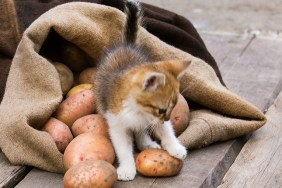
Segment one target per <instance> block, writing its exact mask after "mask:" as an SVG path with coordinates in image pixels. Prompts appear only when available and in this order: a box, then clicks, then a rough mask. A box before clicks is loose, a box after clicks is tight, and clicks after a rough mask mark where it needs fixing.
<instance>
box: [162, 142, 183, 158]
mask: <svg viewBox="0 0 282 188" xmlns="http://www.w3.org/2000/svg"><path fill="white" fill-rule="evenodd" d="M166 150H167V151H168V153H169V154H170V155H172V156H173V157H176V158H178V159H182V160H183V159H185V158H186V156H187V150H186V148H185V147H184V146H182V145H180V144H177V145H170V146H169V147H167V148H166Z"/></svg>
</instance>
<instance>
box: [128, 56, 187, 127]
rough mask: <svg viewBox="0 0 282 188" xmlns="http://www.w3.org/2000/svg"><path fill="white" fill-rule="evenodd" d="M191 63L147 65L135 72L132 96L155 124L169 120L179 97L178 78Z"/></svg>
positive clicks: (167, 62) (177, 62) (169, 62)
mask: <svg viewBox="0 0 282 188" xmlns="http://www.w3.org/2000/svg"><path fill="white" fill-rule="evenodd" d="M189 64H190V63H189V62H180V61H163V62H157V63H152V64H145V65H143V66H141V67H139V68H138V69H137V70H135V71H134V74H133V76H132V82H131V96H132V97H133V98H134V99H135V101H136V103H137V105H138V108H139V109H140V111H142V112H144V114H146V116H148V117H149V119H151V120H153V121H154V122H155V123H163V122H164V121H167V120H169V118H170V114H171V111H172V109H173V108H174V106H175V104H176V103H177V99H178V95H179V82H178V79H177V78H178V77H179V75H180V74H181V72H183V70H184V69H185V68H187V67H188V65H189Z"/></svg>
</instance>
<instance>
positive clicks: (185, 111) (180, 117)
mask: <svg viewBox="0 0 282 188" xmlns="http://www.w3.org/2000/svg"><path fill="white" fill-rule="evenodd" d="M170 121H171V123H172V125H173V129H174V132H175V135H176V136H179V135H180V134H181V133H183V131H185V129H186V128H187V126H188V124H189V106H188V103H187V102H186V100H185V98H184V97H183V96H182V95H181V94H179V96H178V101H177V103H176V105H175V107H174V108H173V110H172V112H171V114H170Z"/></svg>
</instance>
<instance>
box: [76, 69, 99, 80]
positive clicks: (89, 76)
mask: <svg viewBox="0 0 282 188" xmlns="http://www.w3.org/2000/svg"><path fill="white" fill-rule="evenodd" d="M96 72H97V69H96V68H95V67H89V68H86V69H84V70H83V71H82V72H81V73H80V74H79V83H80V84H93V83H94V80H95V77H96Z"/></svg>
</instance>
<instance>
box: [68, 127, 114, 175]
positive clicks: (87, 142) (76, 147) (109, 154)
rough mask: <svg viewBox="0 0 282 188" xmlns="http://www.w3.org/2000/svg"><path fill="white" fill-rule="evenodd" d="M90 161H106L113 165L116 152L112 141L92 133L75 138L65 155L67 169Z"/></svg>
mask: <svg viewBox="0 0 282 188" xmlns="http://www.w3.org/2000/svg"><path fill="white" fill-rule="evenodd" d="M88 159H95V160H104V161H107V162H109V163H111V164H112V163H113V162H114V160H115V151H114V148H113V145H112V143H111V141H110V140H109V139H108V138H106V137H104V136H102V135H98V134H95V133H92V132H88V133H83V134H81V135H78V136H77V137H75V138H74V139H73V140H72V142H71V143H70V144H69V145H68V147H67V149H66V150H65V153H64V157H63V162H64V167H65V169H66V170H67V169H69V168H70V167H71V166H73V165H75V164H77V163H80V162H81V161H85V160H88Z"/></svg>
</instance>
